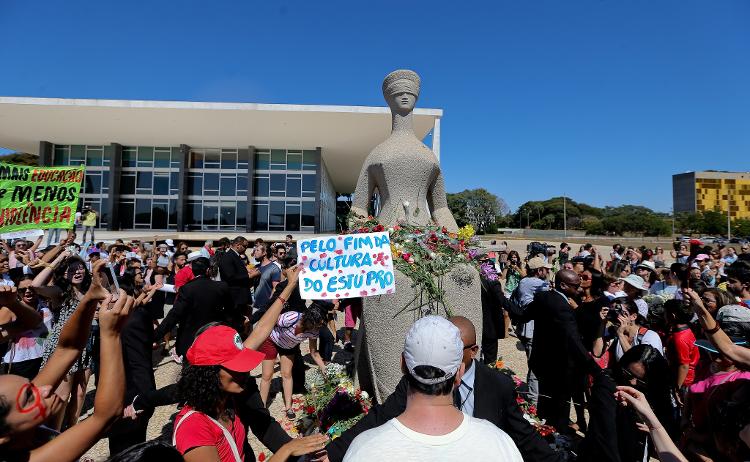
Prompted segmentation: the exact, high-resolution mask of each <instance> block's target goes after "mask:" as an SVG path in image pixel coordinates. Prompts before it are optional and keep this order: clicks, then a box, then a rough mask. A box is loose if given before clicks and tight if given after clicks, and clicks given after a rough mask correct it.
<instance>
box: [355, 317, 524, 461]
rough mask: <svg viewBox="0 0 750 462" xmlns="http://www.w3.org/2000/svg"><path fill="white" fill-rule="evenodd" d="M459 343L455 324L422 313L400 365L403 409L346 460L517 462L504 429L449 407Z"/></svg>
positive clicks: (459, 371)
mask: <svg viewBox="0 0 750 462" xmlns="http://www.w3.org/2000/svg"><path fill="white" fill-rule="evenodd" d="M462 358H463V342H462V341H461V334H460V331H459V329H458V327H456V326H455V325H454V324H453V323H451V322H450V321H448V320H447V319H445V318H442V317H440V316H425V317H423V318H421V319H419V320H417V321H416V322H415V323H414V324H413V325H412V327H411V329H409V333H408V334H407V335H406V341H405V342H404V352H403V354H402V357H401V369H402V371H403V373H404V375H406V377H407V381H408V383H409V390H408V395H407V402H406V410H405V411H404V412H403V413H402V414H401V415H399V416H398V417H396V418H394V419H391V420H389V421H388V422H387V423H385V424H383V425H381V426H379V427H376V428H373V429H370V430H367V431H366V432H364V433H361V434H360V435H359V436H357V437H356V438H355V439H354V441H353V442H352V444H351V445H350V446H349V449H348V450H347V451H346V455H345V456H344V462H359V461H371V460H376V459H377V460H401V461H420V462H421V461H425V460H429V461H438V462H440V461H446V462H447V461H450V462H453V461H455V460H503V461H511V462H521V461H522V460H523V459H522V457H521V454H520V452H519V451H518V448H517V447H516V445H515V443H513V440H512V439H511V438H510V437H509V436H508V435H507V434H506V433H505V432H503V431H502V430H500V429H499V428H497V427H496V426H495V425H493V424H491V423H489V422H487V421H486V420H481V419H476V418H474V417H471V416H469V415H467V414H464V413H463V412H461V411H460V410H458V409H457V408H456V407H454V406H453V390H454V388H455V387H458V386H459V385H460V383H461V378H462V376H463V375H464V367H465V366H464V364H463V362H462Z"/></svg>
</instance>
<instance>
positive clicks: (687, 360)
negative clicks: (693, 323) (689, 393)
mask: <svg viewBox="0 0 750 462" xmlns="http://www.w3.org/2000/svg"><path fill="white" fill-rule="evenodd" d="M667 353H668V354H667V359H669V364H670V366H671V367H672V368H673V369H677V367H678V366H680V365H682V364H687V365H689V366H690V368H689V369H688V373H687V376H686V377H685V382H684V383H683V385H684V386H689V385H692V384H693V382H694V381H695V366H697V365H698V361H699V360H700V352H699V351H698V347H697V346H695V335H694V334H693V331H692V330H690V329H689V328H685V329H683V330H680V331H677V332H675V333H673V334H672V335H671V336H670V337H669V341H668V343H667Z"/></svg>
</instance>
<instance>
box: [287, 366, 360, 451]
mask: <svg viewBox="0 0 750 462" xmlns="http://www.w3.org/2000/svg"><path fill="white" fill-rule="evenodd" d="M309 385H310V391H309V392H308V393H307V395H305V398H304V403H305V405H304V406H303V409H302V410H303V412H304V415H303V416H302V417H301V418H300V420H298V421H297V424H296V428H297V431H298V432H299V433H300V434H309V433H312V432H313V431H315V430H319V431H320V432H321V433H324V434H326V435H328V436H329V437H330V438H331V439H336V438H338V437H339V436H341V434H342V433H343V432H345V431H346V430H348V429H350V428H351V427H353V426H354V424H356V423H357V422H359V420H360V419H361V418H362V417H363V416H364V415H365V414H367V412H369V410H370V408H371V407H372V400H371V399H370V397H369V396H368V394H367V392H366V391H362V390H361V389H359V388H355V387H354V384H353V383H352V381H351V378H349V376H348V375H347V374H346V370H345V367H344V366H343V365H341V364H336V363H330V364H328V365H327V366H326V372H325V375H324V374H322V373H321V372H320V371H314V372H313V374H312V377H311V378H310V381H309Z"/></svg>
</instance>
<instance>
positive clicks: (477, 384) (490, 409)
mask: <svg viewBox="0 0 750 462" xmlns="http://www.w3.org/2000/svg"><path fill="white" fill-rule="evenodd" d="M473 367H476V368H477V370H476V372H475V374H474V417H476V418H479V419H485V420H488V421H490V422H492V423H493V424H495V425H496V426H497V427H498V428H499V429H501V430H503V431H504V432H505V433H507V434H508V435H509V436H510V437H511V438H512V439H513V441H514V442H515V443H516V446H518V450H519V451H520V452H521V455H522V456H523V459H524V461H526V462H532V461H533V462H541V461H544V462H552V461H560V460H563V458H562V455H561V454H558V453H556V452H555V451H553V450H552V449H551V448H550V447H549V445H548V444H547V443H546V442H545V441H544V440H543V439H542V438H541V437H540V436H539V434H538V433H537V432H536V430H535V429H534V428H533V427H532V426H531V425H530V424H529V423H528V422H527V421H526V419H524V418H523V412H522V411H521V409H520V408H519V407H518V403H517V402H516V391H515V384H514V383H513V379H511V378H510V377H508V376H507V375H504V374H502V373H500V372H497V371H494V370H492V369H490V368H489V367H487V366H485V365H484V364H480V363H479V362H478V361H474V366H473ZM407 389H408V383H407V381H406V377H403V378H402V379H401V381H400V382H399V383H398V386H396V390H395V391H394V392H393V394H392V395H391V396H389V397H388V399H386V400H385V402H384V403H383V404H379V405H376V406H373V407H372V409H370V412H369V413H367V415H366V416H364V417H363V418H362V420H360V421H359V422H357V424H356V425H355V426H353V427H352V428H350V429H349V430H347V431H346V432H344V433H343V434H342V435H341V436H340V437H339V438H336V439H335V440H333V441H331V442H330V443H328V446H326V450H327V451H328V459H329V460H331V462H337V461H341V460H343V458H344V454H345V453H346V450H347V449H348V448H349V445H350V444H351V443H352V441H353V440H354V438H355V437H356V436H357V435H359V434H360V433H362V432H364V431H366V430H369V429H371V428H375V427H378V426H380V425H383V424H384V423H386V422H387V421H389V420H391V419H392V418H394V417H398V416H399V415H401V414H402V413H403V412H404V410H405V409H406V392H407Z"/></svg>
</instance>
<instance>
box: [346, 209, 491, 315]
mask: <svg viewBox="0 0 750 462" xmlns="http://www.w3.org/2000/svg"><path fill="white" fill-rule="evenodd" d="M350 223H353V226H352V228H351V229H350V231H349V232H350V233H352V234H358V233H374V232H380V231H385V230H386V228H385V227H384V226H383V225H382V224H381V223H379V222H378V221H377V219H376V218H374V217H372V216H369V217H361V216H356V215H352V216H351V219H350ZM387 231H388V232H389V233H390V238H391V253H392V254H393V266H394V268H395V269H397V270H399V271H400V272H401V273H402V274H404V275H405V276H407V277H409V278H410V279H411V280H412V288H415V289H417V290H416V295H415V296H414V298H413V299H412V300H411V301H409V303H407V304H406V305H405V306H404V307H402V308H401V309H400V310H399V311H398V312H397V313H396V314H395V315H394V317H395V316H397V315H399V314H400V313H402V312H403V311H405V310H406V309H408V308H409V307H410V306H413V305H414V303H415V302H417V304H416V306H414V308H412V310H420V311H421V312H420V315H426V314H438V313H439V312H440V310H442V311H443V312H444V314H445V315H446V316H451V315H452V313H451V310H450V308H448V307H447V306H446V304H445V301H444V297H445V291H444V290H443V287H442V285H443V284H442V278H443V276H445V275H446V274H448V273H449V272H450V271H451V270H453V269H454V268H456V267H457V266H459V265H472V266H474V267H475V268H476V269H477V270H478V271H480V272H481V273H482V276H484V277H486V278H488V279H492V280H496V279H497V273H496V272H495V270H494V268H493V267H492V265H491V264H489V263H485V264H480V263H479V262H478V261H477V260H476V258H477V257H478V256H479V250H478V249H477V245H478V243H479V238H477V237H476V236H475V235H474V234H475V232H474V228H473V227H472V226H471V225H466V226H464V227H463V228H461V229H459V230H458V232H456V233H452V232H449V231H448V229H446V228H445V227H444V226H443V227H440V226H430V225H427V226H415V225H409V224H404V223H400V224H398V225H396V226H393V227H392V228H388V230H387Z"/></svg>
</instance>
